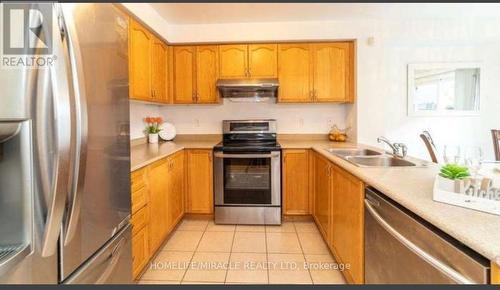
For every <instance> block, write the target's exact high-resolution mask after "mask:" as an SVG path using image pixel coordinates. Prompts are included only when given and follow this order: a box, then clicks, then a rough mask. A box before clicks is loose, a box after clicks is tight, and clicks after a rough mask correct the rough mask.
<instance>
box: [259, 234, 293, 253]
mask: <svg viewBox="0 0 500 290" xmlns="http://www.w3.org/2000/svg"><path fill="white" fill-rule="evenodd" d="M266 239H267V252H268V253H288V254H294V253H298V254H302V249H301V248H300V243H299V239H298V238H297V234H296V233H267V234H266Z"/></svg>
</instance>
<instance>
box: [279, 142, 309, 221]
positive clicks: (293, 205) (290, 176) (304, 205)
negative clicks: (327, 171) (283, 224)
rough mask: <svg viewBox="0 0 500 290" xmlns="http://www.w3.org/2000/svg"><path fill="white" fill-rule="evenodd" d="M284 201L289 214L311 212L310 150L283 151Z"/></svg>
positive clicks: (285, 210)
mask: <svg viewBox="0 0 500 290" xmlns="http://www.w3.org/2000/svg"><path fill="white" fill-rule="evenodd" d="M283 201H284V210H283V211H284V213H285V214H287V215H306V214H309V151H308V150H307V149H299V150H284V151H283Z"/></svg>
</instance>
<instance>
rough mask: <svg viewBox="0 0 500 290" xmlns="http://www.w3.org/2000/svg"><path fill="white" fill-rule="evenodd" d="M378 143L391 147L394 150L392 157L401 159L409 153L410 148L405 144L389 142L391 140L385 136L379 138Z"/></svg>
mask: <svg viewBox="0 0 500 290" xmlns="http://www.w3.org/2000/svg"><path fill="white" fill-rule="evenodd" d="M377 142H378V143H382V142H384V143H386V144H387V145H389V147H391V149H392V155H394V156H396V157H399V158H405V157H406V153H407V152H408V147H407V146H406V145H405V144H403V143H391V141H389V139H387V138H385V137H384V136H380V137H378V138H377Z"/></svg>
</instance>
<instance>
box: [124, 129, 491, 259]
mask: <svg viewBox="0 0 500 290" xmlns="http://www.w3.org/2000/svg"><path fill="white" fill-rule="evenodd" d="M219 141H220V136H219V137H215V136H212V137H210V138H202V137H197V138H187V139H182V138H180V139H179V140H175V141H174V142H164V143H161V144H152V145H151V144H138V145H134V146H132V148H131V155H132V158H131V163H132V171H134V170H137V169H139V168H141V167H143V166H146V165H148V164H150V163H152V162H154V161H156V160H159V159H161V158H164V157H166V156H168V155H170V154H173V153H175V152H177V151H179V150H182V149H184V148H186V149H194V148H202V149H211V148H212V147H213V146H214V145H216V144H217V143H218V142H219ZM279 142H280V144H281V146H282V148H283V149H312V150H314V151H316V152H318V153H320V154H322V155H323V156H325V157H326V158H328V159H329V160H331V161H332V162H333V163H335V164H336V165H338V166H340V167H342V168H343V169H345V170H347V171H348V172H350V173H352V174H353V175H355V176H357V177H358V178H359V179H361V180H363V181H364V182H365V183H366V184H367V185H370V186H372V187H374V188H375V189H377V190H379V191H381V192H382V193H384V194H385V195H386V196H388V197H389V198H391V199H393V200H394V201H396V202H397V203H399V204H401V205H402V206H404V207H405V208H407V209H408V210H410V211H412V212H414V213H415V214H417V215H418V216H420V217H421V218H423V219H425V220H426V221H428V222H430V223H431V224H433V225H434V226H436V227H438V228H440V229H441V230H442V231H444V232H445V233H447V234H449V235H450V236H452V237H454V238H455V239H457V240H458V241H460V242H462V243H463V244H465V245H467V246H468V247H470V248H471V249H473V250H474V251H476V252H478V253H479V254H481V255H483V256H484V257H486V258H487V259H489V260H491V261H496V262H497V263H498V264H499V265H500V230H499V229H500V216H497V215H493V214H488V213H483V212H479V211H475V210H471V209H466V208H461V207H457V206H453V205H448V204H444V203H439V202H435V201H433V199H432V191H433V184H434V178H435V176H436V174H437V173H438V172H439V166H437V165H435V164H432V163H428V164H427V165H426V166H421V167H385V168H382V167H372V168H367V167H358V166H355V165H353V164H351V163H349V162H347V161H345V160H343V159H342V158H340V157H337V156H335V155H333V154H331V153H329V152H328V151H326V150H325V149H326V148H335V147H337V148H341V147H344V148H345V147H365V148H366V147H368V148H373V147H370V146H365V145H361V144H355V143H336V142H330V141H328V140H326V139H325V138H318V137H317V136H315V137H311V138H310V139H309V140H308V139H307V138H304V137H300V136H299V135H297V138H295V139H294V138H292V137H290V136H288V137H286V138H279Z"/></svg>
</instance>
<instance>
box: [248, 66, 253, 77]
mask: <svg viewBox="0 0 500 290" xmlns="http://www.w3.org/2000/svg"><path fill="white" fill-rule="evenodd" d="M247 71H248V77H251V76H252V73H250V68H247Z"/></svg>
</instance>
